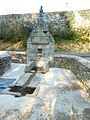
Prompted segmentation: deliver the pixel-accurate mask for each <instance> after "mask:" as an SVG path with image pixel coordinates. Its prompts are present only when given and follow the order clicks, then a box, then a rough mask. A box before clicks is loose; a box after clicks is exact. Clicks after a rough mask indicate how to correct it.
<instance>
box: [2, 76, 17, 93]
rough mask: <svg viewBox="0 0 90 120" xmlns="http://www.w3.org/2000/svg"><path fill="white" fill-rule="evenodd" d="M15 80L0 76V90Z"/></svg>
mask: <svg viewBox="0 0 90 120" xmlns="http://www.w3.org/2000/svg"><path fill="white" fill-rule="evenodd" d="M14 81H15V79H9V78H6V79H4V78H0V92H1V91H2V90H3V89H5V88H7V87H9V85H11V84H12V83H13V82H14Z"/></svg>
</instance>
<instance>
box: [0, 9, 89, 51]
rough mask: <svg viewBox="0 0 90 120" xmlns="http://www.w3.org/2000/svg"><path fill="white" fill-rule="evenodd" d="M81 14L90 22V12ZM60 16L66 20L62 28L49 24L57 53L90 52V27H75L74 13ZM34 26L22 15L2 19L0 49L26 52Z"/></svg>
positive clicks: (0, 24)
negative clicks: (22, 17)
mask: <svg viewBox="0 0 90 120" xmlns="http://www.w3.org/2000/svg"><path fill="white" fill-rule="evenodd" d="M54 14H55V15H56V14H57V13H54ZM79 14H80V15H81V16H82V17H83V18H85V19H88V20H89V21H90V10H82V11H79ZM59 16H60V17H62V18H64V19H63V21H62V22H61V23H60V26H58V25H57V27H56V26H54V25H53V24H54V23H53V22H50V23H49V31H50V32H51V34H52V36H53V37H54V39H55V43H56V46H57V47H56V51H80V52H82V51H84V52H85V51H86V52H88V51H90V26H88V27H77V28H75V27H73V24H74V23H75V19H74V17H75V16H74V12H73V11H68V12H66V11H64V12H60V14H59ZM33 24H34V22H33V23H32V22H31V21H30V19H29V20H24V19H21V18H20V15H19V16H18V19H17V18H16V16H15V15H11V17H10V18H9V17H7V18H3V19H0V44H1V46H0V49H2V50H4V49H7V50H17V49H21V50H22V49H23V50H25V48H26V41H27V38H28V37H29V35H30V32H31V30H32V26H33ZM3 46H6V47H3ZM10 46H11V47H10ZM16 48H17V49H16Z"/></svg>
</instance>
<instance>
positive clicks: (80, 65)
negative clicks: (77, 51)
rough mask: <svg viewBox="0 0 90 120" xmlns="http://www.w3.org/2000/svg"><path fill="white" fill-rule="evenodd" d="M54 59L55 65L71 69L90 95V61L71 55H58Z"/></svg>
mask: <svg viewBox="0 0 90 120" xmlns="http://www.w3.org/2000/svg"><path fill="white" fill-rule="evenodd" d="M54 60H55V61H54V67H60V68H65V69H69V70H71V71H72V72H73V73H74V74H75V75H76V77H77V79H78V80H80V82H81V83H82V85H83V88H84V89H85V90H86V91H87V92H88V93H89V95H90V61H88V60H86V59H84V58H81V57H78V56H71V55H58V56H57V57H55V59H54Z"/></svg>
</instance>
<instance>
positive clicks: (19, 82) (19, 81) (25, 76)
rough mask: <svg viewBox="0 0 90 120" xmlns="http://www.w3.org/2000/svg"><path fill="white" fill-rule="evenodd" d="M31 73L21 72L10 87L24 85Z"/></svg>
mask: <svg viewBox="0 0 90 120" xmlns="http://www.w3.org/2000/svg"><path fill="white" fill-rule="evenodd" d="M31 75H32V73H25V74H23V75H22V76H20V78H19V79H17V80H16V81H15V82H14V83H13V84H12V85H11V87H13V86H20V87H22V86H24V85H25V84H26V83H27V81H28V80H29V79H30V77H31Z"/></svg>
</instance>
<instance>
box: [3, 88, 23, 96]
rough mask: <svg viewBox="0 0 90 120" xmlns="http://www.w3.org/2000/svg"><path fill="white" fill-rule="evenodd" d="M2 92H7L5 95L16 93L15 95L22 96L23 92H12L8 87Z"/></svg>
mask: <svg viewBox="0 0 90 120" xmlns="http://www.w3.org/2000/svg"><path fill="white" fill-rule="evenodd" d="M1 94H5V95H14V96H15V97H20V96H21V93H20V92H11V91H10V88H6V89H4V90H3V91H2V92H1Z"/></svg>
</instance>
